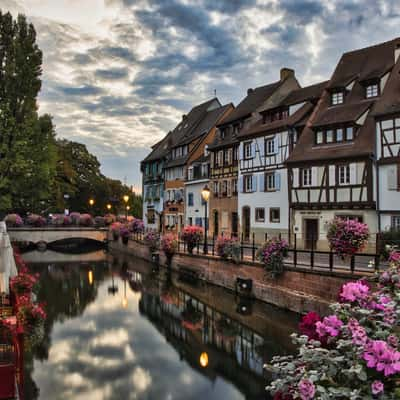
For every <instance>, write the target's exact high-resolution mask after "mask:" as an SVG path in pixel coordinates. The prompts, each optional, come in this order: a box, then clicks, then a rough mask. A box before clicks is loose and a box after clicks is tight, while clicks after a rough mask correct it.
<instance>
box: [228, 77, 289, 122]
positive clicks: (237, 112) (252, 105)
mask: <svg viewBox="0 0 400 400" xmlns="http://www.w3.org/2000/svg"><path fill="white" fill-rule="evenodd" d="M281 84H282V81H277V82H274V83H271V84H269V85H265V86H260V87H257V88H255V89H249V90H248V93H247V96H246V97H245V98H244V99H243V100H242V101H241V102H240V103H239V104H238V105H237V106H236V108H235V109H234V110H233V111H232V112H231V113H230V114H229V116H228V117H227V118H225V119H224V120H223V122H222V123H221V125H226V124H229V123H232V122H234V121H237V120H240V119H242V118H245V117H247V116H249V115H250V114H251V113H252V112H254V111H255V110H256V109H257V108H258V107H260V106H261V105H262V103H263V102H264V101H265V100H266V99H267V98H268V97H270V96H271V94H272V93H273V92H274V91H275V90H276V89H277V88H278V87H279V86H280V85H281Z"/></svg>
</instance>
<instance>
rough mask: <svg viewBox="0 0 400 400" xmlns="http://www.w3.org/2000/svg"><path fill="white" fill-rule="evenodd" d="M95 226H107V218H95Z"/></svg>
mask: <svg viewBox="0 0 400 400" xmlns="http://www.w3.org/2000/svg"><path fill="white" fill-rule="evenodd" d="M94 224H95V226H97V227H102V226H105V218H104V217H102V216H100V215H98V216H97V217H95V218H94Z"/></svg>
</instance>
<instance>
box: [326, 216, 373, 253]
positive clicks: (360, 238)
mask: <svg viewBox="0 0 400 400" xmlns="http://www.w3.org/2000/svg"><path fill="white" fill-rule="evenodd" d="M368 237H369V232H368V225H367V224H363V223H362V222H358V221H356V220H353V219H342V218H335V219H334V220H333V221H332V222H331V223H330V224H329V226H328V233H327V238H328V241H329V245H330V247H331V249H332V251H334V252H335V253H336V254H337V255H338V256H339V257H342V258H345V257H346V256H352V255H354V254H355V253H357V252H359V251H360V250H362V249H363V248H364V247H365V245H366V244H367V242H368Z"/></svg>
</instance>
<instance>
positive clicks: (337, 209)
mask: <svg viewBox="0 0 400 400" xmlns="http://www.w3.org/2000/svg"><path fill="white" fill-rule="evenodd" d="M395 44H396V41H391V42H386V43H382V44H379V45H376V46H372V47H368V48H365V49H361V50H356V51H351V52H349V53H345V54H343V56H342V57H341V59H340V61H339V63H338V65H337V66H336V69H335V71H334V73H333V75H332V77H331V79H330V81H329V83H328V85H327V87H326V89H325V91H324V93H323V95H322V97H321V100H320V102H319V104H318V106H317V107H316V109H315V111H314V113H313V114H312V116H311V118H310V119H309V121H308V123H307V126H306V128H305V129H304V131H303V133H302V135H301V136H300V138H299V141H298V144H297V145H296V147H295V149H294V150H293V152H292V154H291V155H290V157H289V159H288V160H287V165H288V167H289V203H290V208H291V210H292V232H293V233H294V234H296V238H297V245H298V246H304V247H306V248H311V247H312V248H318V249H328V243H327V240H326V233H327V227H328V224H329V222H330V221H331V220H332V219H333V218H334V217H335V216H339V217H343V218H354V219H358V220H361V221H363V222H365V223H367V224H368V226H369V229H370V233H371V242H370V245H369V249H374V244H375V235H374V234H375V233H376V232H377V231H378V218H377V212H376V209H377V196H376V188H375V185H374V179H375V176H374V175H375V165H374V163H375V136H376V135H375V120H374V116H373V115H374V109H375V108H376V107H377V105H379V103H380V101H381V98H382V96H384V94H385V91H386V90H387V87H388V84H387V83H388V78H389V76H390V74H391V73H392V71H393V67H394V65H395Z"/></svg>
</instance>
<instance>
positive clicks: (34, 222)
mask: <svg viewBox="0 0 400 400" xmlns="http://www.w3.org/2000/svg"><path fill="white" fill-rule="evenodd" d="M26 222H27V224H28V225H31V226H35V227H37V228H40V227H42V226H45V225H46V219H45V218H43V217H42V216H41V215H37V214H29V216H28V218H27V219H26Z"/></svg>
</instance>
